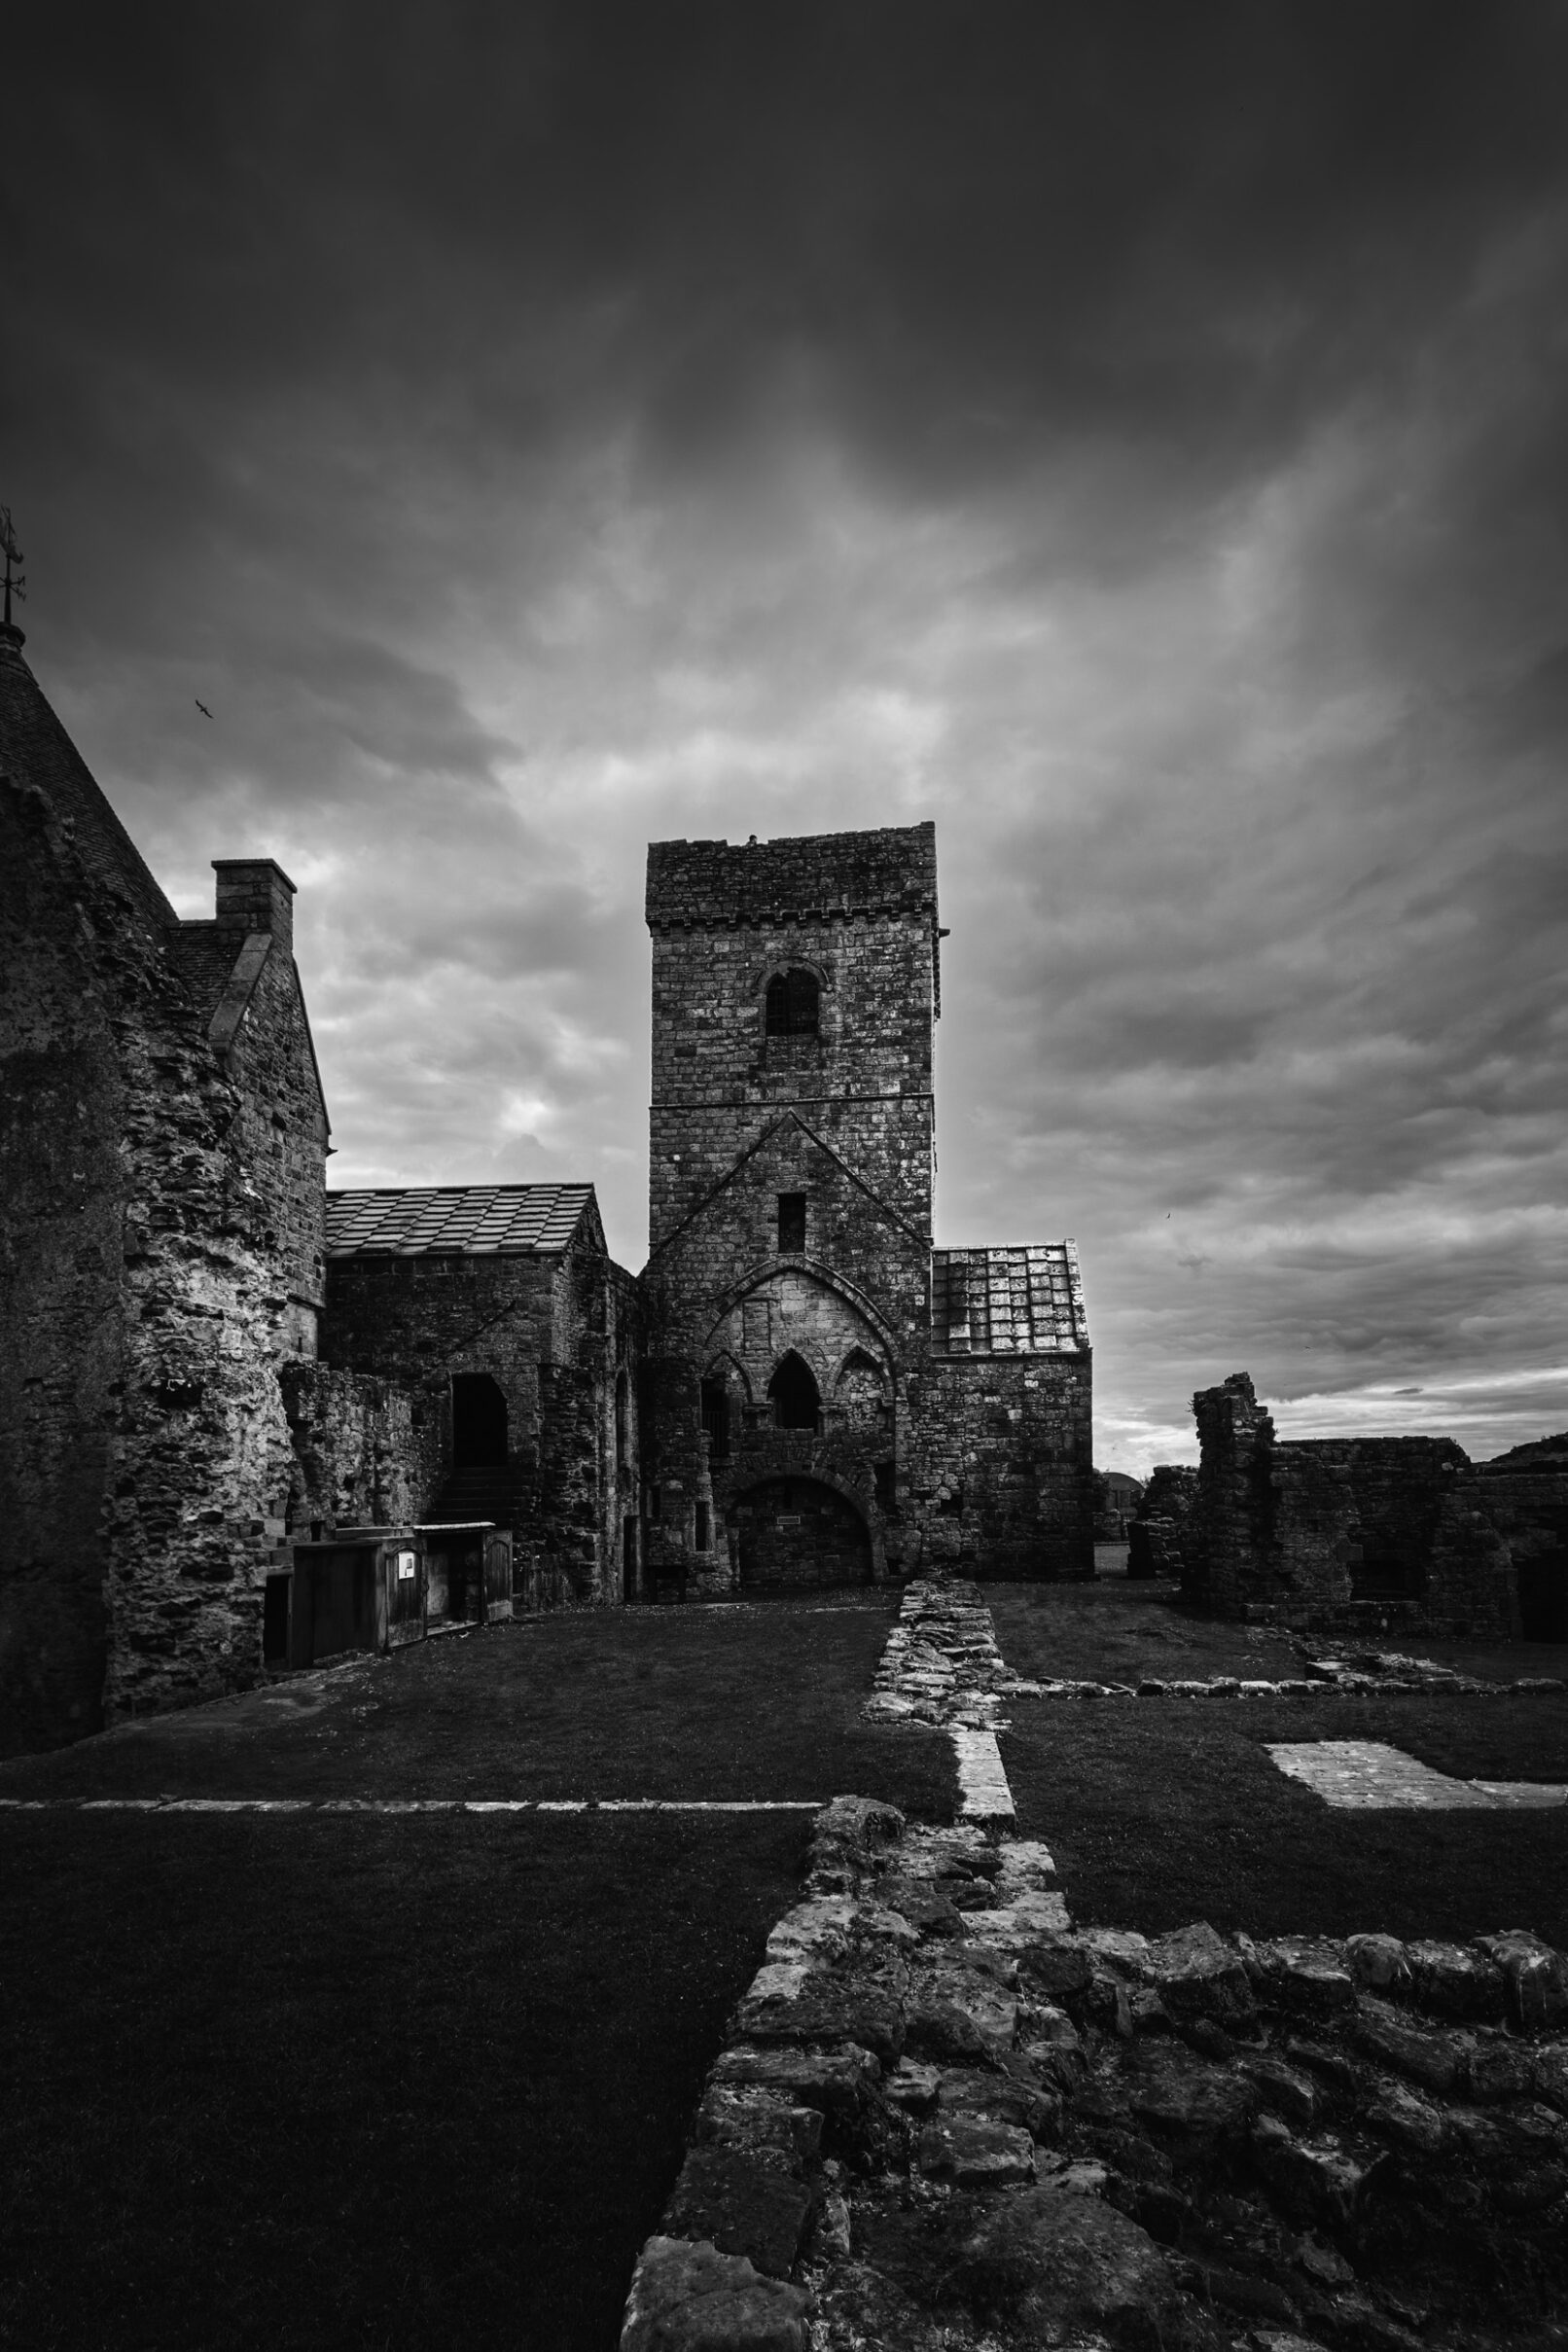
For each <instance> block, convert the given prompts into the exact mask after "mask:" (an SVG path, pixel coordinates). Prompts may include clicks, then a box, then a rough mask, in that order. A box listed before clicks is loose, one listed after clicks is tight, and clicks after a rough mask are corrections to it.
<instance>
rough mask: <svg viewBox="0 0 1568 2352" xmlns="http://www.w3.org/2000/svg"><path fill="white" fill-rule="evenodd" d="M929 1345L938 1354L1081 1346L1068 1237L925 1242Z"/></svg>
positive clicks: (1024, 1352) (1079, 1291) (1080, 1294)
mask: <svg viewBox="0 0 1568 2352" xmlns="http://www.w3.org/2000/svg"><path fill="white" fill-rule="evenodd" d="M931 1345H932V1349H933V1352H934V1353H935V1354H937V1355H939V1356H1058V1355H1066V1354H1070V1353H1071V1352H1072V1351H1073V1350H1074V1349H1075V1348H1080V1347H1087V1345H1088V1318H1087V1315H1086V1314H1085V1312H1084V1290H1083V1285H1082V1283H1081V1282H1080V1280H1079V1276H1078V1251H1077V1248H1076V1246H1075V1245H1074V1243H1072V1242H1071V1241H1042V1242H1030V1243H1028V1244H1026V1245H1025V1246H1023V1247H1020V1248H1018V1249H980V1250H933V1251H932V1253H931Z"/></svg>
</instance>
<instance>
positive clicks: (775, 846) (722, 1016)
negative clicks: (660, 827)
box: [647, 825, 939, 1250]
mask: <svg viewBox="0 0 1568 2352" xmlns="http://www.w3.org/2000/svg"><path fill="white" fill-rule="evenodd" d="M647 913H648V925H649V929H650V931H651V932H652V934H653V943H654V949H653V964H654V972H653V1016H654V1017H653V1092H652V1118H651V1122H650V1139H649V1140H650V1168H649V1220H650V1227H649V1244H650V1247H651V1248H652V1249H655V1250H657V1249H658V1248H659V1245H660V1244H661V1243H662V1242H664V1241H666V1240H668V1238H669V1237H670V1235H671V1234H672V1233H673V1232H674V1231H675V1229H677V1227H678V1226H679V1225H680V1224H681V1223H682V1221H683V1220H684V1219H685V1218H687V1217H689V1216H690V1215H691V1214H692V1213H693V1212H694V1211H695V1209H696V1208H697V1207H698V1206H699V1205H700V1204H701V1202H702V1201H703V1200H704V1199H705V1198H706V1196H707V1195H708V1194H709V1193H711V1191H712V1190H713V1188H714V1186H715V1185H717V1184H718V1183H719V1182H720V1181H721V1180H722V1179H723V1178H724V1177H725V1176H726V1175H727V1174H728V1173H729V1171H730V1170H731V1168H732V1167H733V1165H734V1164H735V1161H736V1160H737V1159H738V1158H740V1156H741V1154H742V1153H743V1152H744V1151H746V1149H747V1148H748V1146H750V1145H751V1144H753V1143H755V1142H756V1141H757V1139H758V1138H759V1136H761V1135H762V1134H763V1132H764V1131H765V1129H766V1128H767V1127H768V1126H769V1125H770V1124H771V1123H773V1122H774V1121H775V1120H776V1119H777V1117H778V1115H779V1113H780V1112H781V1111H783V1110H784V1109H786V1108H789V1107H793V1108H796V1109H798V1110H799V1111H800V1113H801V1115H802V1118H803V1119H804V1120H805V1121H806V1123H808V1125H809V1126H810V1127H811V1128H812V1129H813V1131H814V1132H815V1133H817V1134H818V1135H820V1136H821V1138H822V1139H823V1141H824V1142H826V1143H828V1144H830V1145H831V1146H832V1147H833V1148H834V1149H835V1150H836V1151H837V1152H838V1153H839V1155H840V1156H841V1157H842V1158H845V1159H846V1160H847V1161H848V1162H849V1164H850V1165H851V1166H852V1167H853V1168H854V1169H855V1170H856V1171H857V1173H858V1174H859V1175H860V1176H861V1178H862V1179H863V1181H864V1183H865V1184H866V1186H867V1188H868V1190H869V1191H870V1192H871V1193H872V1194H874V1195H875V1196H876V1198H877V1199H878V1200H880V1201H882V1202H884V1203H885V1204H886V1205H887V1206H888V1207H890V1208H893V1209H896V1210H897V1212H898V1213H899V1215H900V1216H901V1217H902V1218H903V1219H904V1220H905V1221H906V1223H907V1224H909V1226H911V1227H912V1228H913V1229H914V1230H915V1231H916V1233H917V1234H919V1235H920V1236H922V1237H923V1238H924V1239H926V1240H927V1241H929V1239H930V1233H931V1184H932V1153H933V1147H934V1141H935V1133H934V1124H933V1108H932V1105H933V1088H932V1032H933V1023H934V1021H935V1019H936V1016H937V1013H938V1010H939V1005H938V965H937V857H936V828H935V827H934V826H932V825H914V826H905V827H899V828H890V829H888V830H886V831H881V832H876V833H852V834H822V835H812V836H808V837H802V838H801V839H798V840H784V841H770V842H766V843H758V844H755V845H750V846H742V847H732V846H731V844H730V843H729V842H727V841H655V842H653V843H651V844H650V847H649V851H648V899H647ZM802 966H803V967H805V968H808V969H810V970H812V971H814V972H815V973H816V974H817V976H818V979H819V980H820V983H821V998H820V1004H821V1033H820V1035H819V1036H818V1037H815V1038H802V1037H788V1038H784V1037H773V1038H769V1037H767V1036H766V1034H765V1029H764V1009H765V1008H764V999H765V995H766V986H767V981H768V980H769V978H770V977H771V975H772V974H774V973H775V972H780V971H786V970H789V969H790V968H791V967H802Z"/></svg>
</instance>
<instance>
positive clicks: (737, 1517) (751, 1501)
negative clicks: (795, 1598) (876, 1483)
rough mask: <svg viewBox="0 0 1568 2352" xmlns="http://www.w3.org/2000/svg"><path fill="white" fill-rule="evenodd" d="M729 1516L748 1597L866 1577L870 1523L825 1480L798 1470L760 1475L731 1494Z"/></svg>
mask: <svg viewBox="0 0 1568 2352" xmlns="http://www.w3.org/2000/svg"><path fill="white" fill-rule="evenodd" d="M730 1518H731V1523H732V1525H733V1527H734V1530H735V1550H736V1554H737V1561H736V1564H737V1567H738V1569H739V1574H740V1589H741V1591H742V1593H743V1594H745V1595H746V1596H747V1597H748V1598H751V1599H756V1598H757V1597H759V1596H760V1595H763V1594H766V1593H768V1592H775V1593H790V1592H802V1591H811V1590H814V1589H817V1588H820V1587H821V1586H832V1585H869V1584H870V1583H871V1581H872V1577H873V1564H874V1563H873V1546H872V1535H871V1529H870V1528H869V1527H868V1525H867V1523H866V1520H865V1517H864V1515H863V1514H862V1513H861V1512H859V1511H858V1510H857V1509H856V1507H855V1505H854V1504H853V1503H852V1502H851V1501H850V1500H849V1497H848V1496H847V1495H846V1494H844V1493H843V1492H841V1490H840V1489H839V1488H838V1487H837V1486H830V1485H829V1484H827V1482H826V1481H825V1480H824V1479H814V1478H811V1477H809V1476H808V1475H806V1474H804V1473H801V1474H799V1475H797V1474H795V1473H790V1474H787V1475H782V1476H779V1477H776V1478H767V1479H759V1480H758V1481H757V1483H756V1484H755V1485H753V1486H748V1487H746V1488H745V1489H744V1490H743V1492H742V1493H740V1494H739V1495H737V1496H736V1497H735V1500H734V1503H733V1504H732V1506H731V1511H730Z"/></svg>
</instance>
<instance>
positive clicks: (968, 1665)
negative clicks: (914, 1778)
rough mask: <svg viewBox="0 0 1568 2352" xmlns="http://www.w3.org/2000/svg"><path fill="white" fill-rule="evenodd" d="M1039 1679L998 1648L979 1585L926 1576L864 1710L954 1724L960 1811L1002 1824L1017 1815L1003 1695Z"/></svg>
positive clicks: (909, 1593)
mask: <svg viewBox="0 0 1568 2352" xmlns="http://www.w3.org/2000/svg"><path fill="white" fill-rule="evenodd" d="M1035 1687H1036V1686H1035V1685H1034V1684H1032V1683H1024V1682H1021V1681H1020V1680H1019V1678H1018V1676H1017V1675H1016V1674H1015V1673H1014V1672H1013V1669H1012V1668H1011V1666H1009V1665H1008V1663H1007V1661H1006V1659H1005V1658H1004V1657H1003V1656H1002V1653H1001V1651H1000V1650H999V1649H998V1648H997V1645H996V1628H995V1626H994V1625H993V1624H992V1622H991V1613H990V1611H989V1609H987V1608H986V1606H985V1604H984V1602H983V1601H982V1600H981V1599H980V1592H979V1589H978V1587H977V1586H974V1585H967V1584H962V1583H957V1582H954V1583H951V1584H948V1583H940V1584H939V1583H937V1582H935V1581H926V1580H924V1579H922V1580H920V1581H919V1582H918V1583H915V1584H912V1585H910V1586H908V1587H907V1589H906V1591H905V1595H904V1604H903V1607H902V1608H901V1609H900V1611H899V1621H898V1623H897V1624H896V1625H895V1626H894V1627H893V1630H892V1632H891V1633H890V1634H889V1635H888V1637H887V1647H886V1649H885V1650H884V1651H883V1653H882V1659H881V1663H880V1665H879V1666H878V1667H877V1669H876V1681H875V1683H874V1685H873V1690H872V1695H871V1697H870V1698H869V1699H868V1700H867V1702H866V1705H865V1707H864V1709H863V1710H862V1712H863V1716H864V1719H865V1721H866V1722H867V1723H873V1724H898V1723H904V1724H916V1723H918V1724H931V1725H934V1726H936V1727H938V1728H942V1729H944V1730H946V1731H948V1732H950V1733H951V1735H952V1743H953V1758H954V1762H955V1763H956V1764H957V1767H958V1811H959V1817H960V1819H961V1820H964V1821H969V1822H977V1823H979V1822H991V1823H994V1824H995V1825H996V1826H997V1827H999V1828H1001V1827H1004V1826H1008V1825H1011V1824H1012V1823H1013V1822H1014V1820H1015V1819H1016V1814H1015V1812H1014V1809H1013V1792H1012V1790H1011V1789H1010V1788H1009V1786H1008V1777H1007V1771H1006V1768H1005V1766H1004V1765H1003V1763H1002V1751H1001V1749H1000V1748H999V1747H998V1746H997V1744H996V1735H997V1733H998V1731H1005V1730H1006V1729H1007V1728H1008V1725H1007V1719H1006V1717H1005V1716H1004V1715H1003V1713H1002V1702H1003V1700H1004V1699H1005V1698H1007V1697H1009V1696H1010V1695H1012V1694H1014V1693H1018V1692H1028V1691H1032V1690H1033V1689H1035Z"/></svg>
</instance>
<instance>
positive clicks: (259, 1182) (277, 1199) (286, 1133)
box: [228, 937, 327, 1355]
mask: <svg viewBox="0 0 1568 2352" xmlns="http://www.w3.org/2000/svg"><path fill="white" fill-rule="evenodd" d="M228 1074H229V1077H230V1078H231V1080H232V1083H233V1084H234V1086H235V1087H237V1089H238V1093H239V1111H238V1117H237V1120H236V1131H235V1138H234V1141H235V1149H236V1152H237V1153H238V1155H239V1156H241V1157H242V1158H243V1160H244V1163H245V1165H246V1168H247V1170H248V1171H249V1175H250V1180H251V1182H252V1183H253V1184H255V1185H256V1186H257V1187H258V1189H259V1190H261V1191H263V1192H264V1193H265V1194H266V1195H267V1199H268V1202H269V1204H270V1210H271V1215H270V1220H269V1225H268V1233H269V1236H270V1238H269V1244H268V1246H269V1247H270V1248H272V1249H274V1250H275V1252H276V1253H277V1257H278V1260H279V1263H280V1269H281V1273H282V1277H283V1281H284V1283H285V1286H286V1288H287V1291H288V1295H289V1300H290V1303H291V1306H292V1308H293V1309H294V1312H293V1313H292V1315H291V1317H290V1319H289V1321H290V1337H291V1341H292V1352H297V1353H299V1354H301V1355H314V1354H315V1352H316V1345H317V1321H318V1317H319V1314H320V1310H321V1304H322V1298H323V1273H324V1268H323V1261H322V1243H323V1226H324V1222H325V1197H326V1194H325V1181H324V1178H325V1167H326V1149H327V1131H326V1119H325V1115H324V1112H323V1109H322V1102H321V1089H320V1084H319V1081H318V1079H317V1076H316V1066H315V1059H314V1056H313V1054H312V1052H311V1050H310V1039H309V1031H308V1028H307V1026H306V1019H305V1010H304V998H303V992H302V990H301V986H300V979H299V974H298V973H297V972H296V970H295V965H294V958H293V956H292V954H291V953H290V951H289V948H288V945H287V943H286V942H284V941H282V940H279V939H277V938H275V937H274V940H273V944H272V949H271V952H270V954H269V955H268V956H267V961H266V963H265V964H264V965H263V967H262V970H261V973H260V976H259V977H258V979H257V982H256V986H255V990H254V993H253V995H252V998H251V1003H250V1007H249V1010H248V1011H247V1014H246V1016H245V1018H244V1020H243V1021H242V1022H241V1023H240V1026H239V1028H238V1030H237V1031H236V1033H235V1037H234V1041H233V1045H232V1049H231V1051H230V1053H229V1057H228Z"/></svg>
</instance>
